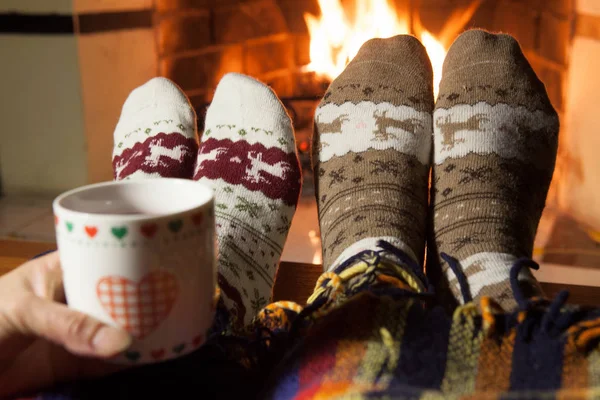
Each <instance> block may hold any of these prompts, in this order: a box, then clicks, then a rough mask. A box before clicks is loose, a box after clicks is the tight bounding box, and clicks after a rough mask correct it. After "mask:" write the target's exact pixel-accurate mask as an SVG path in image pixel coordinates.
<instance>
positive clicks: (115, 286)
mask: <svg viewBox="0 0 600 400" xmlns="http://www.w3.org/2000/svg"><path fill="white" fill-rule="evenodd" d="M96 294H97V296H98V300H99V301H100V304H102V307H103V308H104V309H105V310H106V311H107V312H108V314H109V315H110V316H111V318H112V319H113V321H115V322H116V323H117V324H118V325H119V326H120V327H122V328H123V329H125V330H126V331H128V332H129V333H130V334H131V335H133V336H134V337H136V338H139V339H142V338H144V337H146V336H148V335H149V334H150V333H152V332H153V331H154V330H155V329H156V328H158V326H159V325H160V324H161V323H162V322H163V321H164V320H165V319H167V317H168V316H169V313H170V312H171V309H172V308H173V305H174V304H175V301H176V300H177V296H178V284H177V278H176V277H175V275H174V274H172V273H171V272H168V271H163V270H159V271H152V272H150V273H148V274H147V275H146V276H144V277H143V278H142V279H141V280H140V281H139V282H137V283H136V282H133V281H131V280H129V279H127V278H124V277H122V276H107V277H103V278H101V279H100V280H99V281H98V283H97V284H96Z"/></svg>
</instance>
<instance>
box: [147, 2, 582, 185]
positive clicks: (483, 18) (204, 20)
mask: <svg viewBox="0 0 600 400" xmlns="http://www.w3.org/2000/svg"><path fill="white" fill-rule="evenodd" d="M572 3H573V2H572V1H571V0H553V1H543V0H535V1H533V0H532V1H521V0H486V1H482V0H333V1H332V0H321V4H319V0H251V1H248V0H218V1H217V0H213V1H211V0H157V2H156V4H155V19H154V20H155V34H156V43H157V48H158V57H159V63H158V69H159V73H160V74H161V75H163V76H166V77H168V78H170V79H172V80H173V81H175V82H176V83H177V84H179V85H180V86H181V87H182V88H183V90H184V91H185V92H186V93H187V94H188V96H189V98H190V99H191V102H192V104H193V105H194V107H195V108H196V110H197V113H198V116H199V122H200V123H202V121H203V116H204V113H205V110H206V107H207V106H208V104H209V103H210V100H211V98H212V93H213V90H214V88H215V87H216V85H217V83H218V81H219V79H220V78H221V77H222V76H223V74H225V73H226V72H241V73H245V74H248V75H251V76H254V77H256V78H258V79H260V80H262V81H263V82H265V83H267V84H269V85H270V86H271V87H273V89H274V90H275V92H276V93H277V94H278V96H279V97H280V98H281V99H282V101H283V102H284V104H285V105H286V107H287V108H288V111H289V112H290V114H291V116H292V118H293V121H294V126H295V131H296V135H297V143H298V148H299V154H300V155H301V157H302V159H303V165H304V166H305V170H304V175H305V177H307V180H308V181H309V180H310V175H311V171H310V168H309V163H308V160H307V157H308V154H309V140H310V135H311V125H312V115H313V111H314V108H315V106H316V104H317V102H318V100H319V98H320V96H322V95H323V93H324V91H325V89H326V88H327V85H328V83H329V80H330V79H331V77H332V74H329V76H327V74H320V73H315V72H314V71H310V65H309V64H311V51H310V43H311V32H310V30H311V29H309V28H311V26H310V25H311V21H318V20H320V19H324V18H323V17H324V14H325V13H323V12H322V10H321V7H320V6H321V5H322V6H324V7H323V8H325V9H327V10H331V9H332V7H333V8H336V7H341V8H342V9H343V10H342V12H343V13H345V16H346V17H347V19H348V20H349V21H352V20H354V21H356V18H358V17H359V16H357V15H353V14H357V13H355V10H357V7H363V11H364V7H365V5H367V6H368V5H371V6H374V7H381V6H389V7H390V9H391V10H392V11H393V12H395V13H396V16H397V17H396V18H395V20H396V23H397V25H396V26H393V27H392V28H391V29H388V31H387V32H385V31H384V32H383V33H384V35H382V36H385V33H388V35H387V36H390V35H393V34H396V33H410V34H414V35H416V36H418V37H420V38H421V39H422V41H423V42H424V43H425V44H426V45H427V46H428V49H429V48H430V47H429V44H428V43H427V42H426V40H425V39H426V37H424V33H425V34H430V36H432V37H433V38H434V39H436V40H437V42H438V43H437V44H438V46H442V47H443V48H445V49H447V48H448V47H449V45H450V44H451V42H452V41H453V40H454V39H455V37H456V35H457V34H459V33H460V32H461V31H462V30H464V29H467V28H472V27H479V28H484V29H488V30H492V31H501V32H505V33H510V34H512V35H514V36H515V37H516V38H517V39H518V40H519V42H520V44H521V46H522V47H523V49H524V51H525V54H526V55H527V57H528V59H529V61H530V62H531V64H532V66H533V68H534V69H535V71H536V72H537V74H538V76H539V77H540V79H541V80H542V81H543V82H544V83H545V84H546V87H547V90H548V92H549V95H550V99H551V100H552V103H553V104H554V106H555V108H556V109H557V110H558V111H559V113H560V114H563V110H564V91H563V83H564V80H565V78H566V76H567V75H566V74H567V68H568V51H569V45H570V38H571V26H572V22H573V18H574V7H573V4H572ZM359 10H360V8H359ZM338 11H339V10H338ZM334 12H335V10H334ZM329 17H330V18H329V20H326V21H324V22H325V23H332V21H333V23H335V22H336V21H335V16H334V17H333V18H331V16H329ZM376 17H377V18H379V19H378V20H376V21H377V22H379V21H380V20H381V19H389V18H388V17H389V13H384V14H383V15H380V16H376ZM307 21H308V23H307ZM384 22H385V21H384ZM313 23H314V22H313ZM350 23H351V22H350ZM388 23H389V22H388ZM351 28H352V27H351ZM312 30H313V32H312V33H313V36H314V29H312ZM377 33H379V32H375V34H377ZM368 35H372V32H368V31H367V32H365V39H367V38H369V37H371V36H368ZM320 40H323V38H321V39H320ZM355 47H356V46H355ZM432 51H433V50H432ZM430 55H431V58H432V61H433V63H434V69H436V72H437V75H438V77H439V71H440V70H441V63H442V61H443V54H442V55H441V57H440V55H439V54H435V53H431V52H430ZM313 61H314V60H313ZM307 66H308V67H307ZM317 72H318V71H317ZM200 129H202V126H200ZM557 173H558V172H557ZM307 183H309V184H305V190H304V194H307V195H310V188H311V185H310V182H307Z"/></svg>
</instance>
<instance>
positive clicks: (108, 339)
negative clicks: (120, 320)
mask: <svg viewBox="0 0 600 400" xmlns="http://www.w3.org/2000/svg"><path fill="white" fill-rule="evenodd" d="M130 345H131V336H130V335H129V334H128V333H127V332H125V331H123V330H121V329H117V328H113V327H111V326H103V327H102V328H100V329H98V332H96V335H95V336H94V338H93V339H92V346H93V347H94V350H96V352H98V353H99V354H101V355H113V354H115V353H119V352H121V351H123V350H125V349H126V348H128V347H129V346H130Z"/></svg>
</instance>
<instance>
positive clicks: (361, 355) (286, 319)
mask: <svg viewBox="0 0 600 400" xmlns="http://www.w3.org/2000/svg"><path fill="white" fill-rule="evenodd" d="M379 244H380V246H381V248H380V249H379V250H378V251H365V252H362V253H360V254H358V255H356V256H355V257H353V258H351V259H350V260H348V262H346V263H344V264H343V265H340V267H339V268H338V269H336V270H335V271H332V272H328V273H325V274H323V275H322V277H321V279H319V282H318V284H317V287H316V289H315V293H314V295H313V296H312V297H311V299H310V300H309V302H308V304H307V305H306V306H304V307H300V306H299V305H297V304H294V303H289V302H281V303H273V304H270V305H269V306H267V307H265V308H264V309H263V310H262V311H261V312H260V313H259V315H258V316H257V318H256V319H255V325H254V326H255V328H256V330H255V333H254V334H253V335H252V336H251V337H246V338H233V337H231V336H225V335H220V334H218V333H216V334H215V335H214V336H212V338H211V339H210V340H209V342H208V344H207V345H206V346H205V347H203V348H201V349H200V350H198V351H197V352H196V353H193V354H192V355H190V356H188V357H184V358H183V359H180V360H175V361H172V362H170V363H169V364H164V365H160V364H159V365H154V366H149V367H143V368H139V369H135V370H132V371H129V372H125V373H122V374H117V375H115V376H112V377H108V378H104V379H100V380H95V381H90V382H80V383H77V384H71V385H68V386H63V387H60V388H56V390H55V391H53V392H48V393H45V394H44V395H42V398H45V399H83V398H86V399H95V398H102V397H101V395H102V394H104V395H107V396H109V397H110V398H113V399H125V398H131V396H134V395H136V394H138V393H140V394H152V393H154V394H162V395H163V396H164V397H169V398H172V397H175V396H177V395H179V394H181V393H183V389H186V390H191V393H192V395H197V396H199V397H203V398H204V397H207V396H208V397H210V396H211V395H214V396H215V398H216V397H220V398H242V397H243V398H265V399H322V398H327V399H331V398H335V399H346V398H348V399H350V398H352V399H356V398H358V399H363V398H365V399H366V398H369V399H371V398H386V399H387V398H395V399H408V398H411V399H440V400H441V399H447V398H459V399H492V398H494V399H496V398H527V399H545V398H568V399H590V398H597V397H598V396H600V347H599V340H600V309H599V308H584V307H575V306H566V305H565V301H566V298H567V295H566V292H563V293H561V294H560V295H558V296H557V298H556V299H554V300H553V301H548V300H545V299H541V298H535V299H527V298H525V296H524V295H523V293H521V292H520V289H519V286H518V282H517V276H518V273H519V270H520V269H521V268H524V267H532V268H536V265H535V263H533V262H532V261H531V260H529V259H520V260H517V262H515V265H514V266H513V270H512V276H513V279H512V284H513V287H514V289H515V299H516V302H517V303H518V307H517V308H516V309H515V310H514V311H511V312H505V311H503V310H502V308H501V307H500V306H499V305H498V304H497V303H496V302H494V301H493V300H492V299H490V298H489V297H482V298H481V300H480V301H479V302H477V303H475V302H473V301H469V299H468V298H467V299H465V300H466V304H465V305H463V306H460V307H458V308H456V309H455V310H454V312H453V314H452V315H448V314H446V313H445V311H444V310H443V309H442V308H441V306H440V305H438V304H437V303H436V302H435V297H434V296H433V293H432V291H431V287H430V285H429V284H428V282H427V279H426V278H425V277H423V275H422V273H421V272H420V269H419V268H418V267H417V266H416V264H414V262H412V261H411V259H410V257H408V256H407V255H406V254H405V253H403V252H402V251H400V250H399V249H397V248H394V247H393V246H391V245H390V244H388V243H384V242H380V243H379ZM457 274H458V275H460V271H457ZM463 277H464V275H463ZM461 285H464V286H465V287H464V292H465V293H468V281H467V280H466V279H461ZM234 381H235V382H236V384H235V385H231V382H234ZM225 382H229V384H226V383H225ZM242 388H243V389H242ZM236 390H237V392H236ZM240 393H243V394H240ZM230 395H231V396H242V397H227V396H230ZM128 396H129V397H128ZM187 397H189V396H187Z"/></svg>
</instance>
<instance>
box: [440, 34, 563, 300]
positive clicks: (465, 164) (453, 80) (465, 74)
mask: <svg viewBox="0 0 600 400" xmlns="http://www.w3.org/2000/svg"><path fill="white" fill-rule="evenodd" d="M558 128H559V124H558V117H557V114H556V112H555V110H554V109H553V107H552V105H551V103H550V100H549V99H548V96H547V94H546V90H545V88H544V85H543V84H542V83H541V82H540V80H539V79H538V78H537V76H536V75H535V73H534V71H533V69H532V68H531V66H530V65H529V63H528V62H527V60H526V59H525V56H524V55H523V53H522V51H521V48H520V47H519V44H518V43H517V41H516V40H515V39H514V38H512V37H510V36H508V35H494V34H490V33H487V32H485V31H480V30H472V31H467V32H465V33H463V34H462V35H461V36H459V37H458V39H456V41H455V42H454V44H453V45H452V47H451V48H450V50H449V51H448V56H447V58H446V60H445V63H444V71H443V75H442V80H441V83H440V95H439V98H438V100H437V102H436V106H435V111H434V165H433V173H432V193H431V197H432V201H431V203H432V210H431V212H430V217H431V218H432V220H433V221H432V224H431V226H432V227H433V231H432V232H431V237H430V240H429V243H428V249H429V250H431V253H430V255H431V257H428V262H429V261H431V264H430V265H429V266H428V268H429V267H430V266H431V267H432V268H431V269H433V266H434V264H435V261H436V260H439V262H440V263H441V264H442V266H443V269H444V272H445V273H446V275H447V277H448V280H449V281H450V282H449V283H450V288H451V289H452V291H453V292H454V293H455V294H458V293H459V285H458V282H457V279H456V277H454V276H453V274H452V273H451V271H450V270H449V269H448V265H447V263H445V262H444V261H443V260H442V259H441V258H440V257H439V256H440V254H441V253H442V252H446V253H450V254H452V255H453V256H454V257H456V258H457V259H458V260H459V261H460V263H461V265H462V268H463V269H464V271H465V274H466V275H467V277H468V280H469V285H470V288H471V291H472V294H473V296H474V297H475V299H478V298H480V297H482V296H491V297H493V298H494V299H496V300H497V301H498V302H500V303H501V304H502V305H503V306H505V307H506V308H512V307H514V306H515V303H514V300H513V296H512V292H511V287H510V282H509V274H510V268H511V266H512V265H513V263H514V262H515V261H516V260H517V259H518V258H519V257H531V255H532V251H533V241H534V237H535V233H536V230H537V226H538V223H539V220H540V217H541V213H542V210H543V209H544V204H545V201H546V195H547V192H548V187H549V185H550V181H551V179H552V174H553V171H554V163H555V159H556V152H557V146H558ZM520 280H521V281H527V282H523V283H522V284H525V283H528V286H530V287H531V290H532V291H538V292H539V289H538V288H536V286H537V283H536V282H535V279H534V278H533V276H532V275H531V273H530V272H529V271H528V270H527V269H525V270H523V271H522V274H521V277H520ZM439 286H440V284H439V283H438V282H436V287H439Z"/></svg>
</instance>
